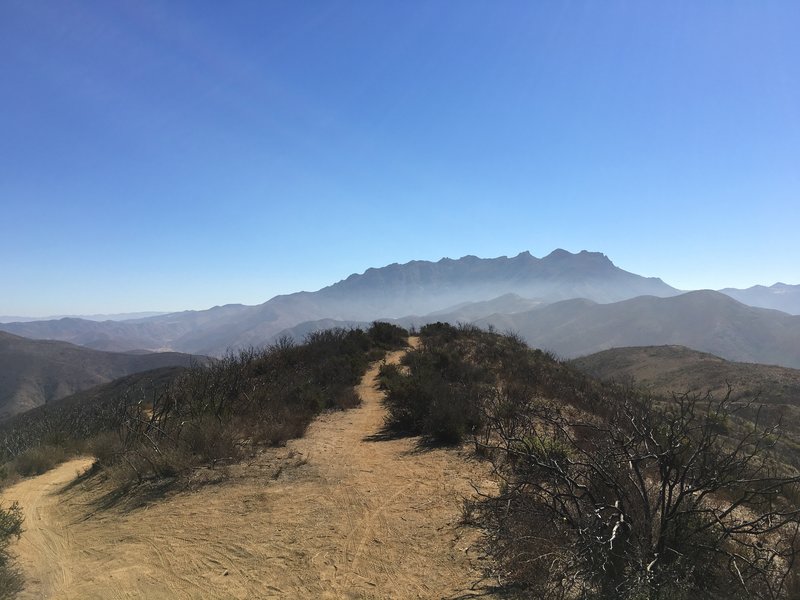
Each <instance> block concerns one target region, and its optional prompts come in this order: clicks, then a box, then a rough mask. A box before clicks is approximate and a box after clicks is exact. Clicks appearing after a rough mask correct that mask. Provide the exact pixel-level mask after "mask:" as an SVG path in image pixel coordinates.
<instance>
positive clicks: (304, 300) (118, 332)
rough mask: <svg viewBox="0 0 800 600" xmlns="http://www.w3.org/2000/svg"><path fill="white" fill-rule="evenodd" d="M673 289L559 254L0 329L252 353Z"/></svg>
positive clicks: (377, 272)
mask: <svg viewBox="0 0 800 600" xmlns="http://www.w3.org/2000/svg"><path fill="white" fill-rule="evenodd" d="M677 293H678V291H677V290H675V289H674V288H672V287H670V286H668V285H667V284H665V283H664V282H663V281H661V280H660V279H657V278H647V277H641V276H639V275H635V274H633V273H629V272H627V271H624V270H622V269H620V268H618V267H616V266H615V265H614V264H613V263H612V262H611V261H610V260H609V259H608V258H607V257H606V256H605V255H603V254H600V253H597V252H586V251H583V252H580V253H577V254H572V253H570V252H567V251H565V250H556V251H554V252H552V253H551V254H549V255H548V256H545V257H544V258H536V257H534V256H531V254H530V253H528V252H523V253H521V254H519V255H517V256H515V257H512V258H508V257H505V256H503V257H499V258H491V259H482V258H477V257H475V256H465V257H463V258H460V259H457V260H454V259H449V258H443V259H441V260H439V261H437V262H430V261H412V262H409V263H406V264H402V265H401V264H392V265H389V266H386V267H382V268H378V269H375V268H373V269H367V271H365V272H364V273H362V274H354V275H351V276H349V277H348V278H347V279H344V280H342V281H339V282H338V283H335V284H333V285H331V286H328V287H325V288H322V289H320V290H318V291H316V292H298V293H295V294H289V295H283V296H276V297H274V298H272V299H271V300H269V301H267V302H265V303H263V304H260V305H258V306H243V305H235V304H234V305H227V306H221V307H214V308H211V309H209V310H205V311H186V312H180V313H173V314H169V315H162V316H158V317H153V318H149V319H139V320H136V321H124V322H111V321H106V322H90V321H85V320H81V319H60V320H56V321H37V322H30V323H6V324H0V330H4V331H8V332H10V333H14V334H16V335H22V336H25V337H30V338H35V339H56V340H62V341H68V342H71V343H74V344H80V345H83V346H88V347H92V348H98V349H104V350H114V351H129V350H135V349H140V348H144V349H148V350H164V349H171V350H176V351H181V352H190V353H198V354H212V355H222V354H224V353H225V352H226V351H227V350H228V349H231V348H233V349H236V348H244V347H248V346H258V345H261V344H264V343H266V342H269V341H270V340H271V339H273V338H274V336H275V335H277V334H278V333H280V332H281V331H283V330H285V329H290V328H292V327H294V326H296V325H298V324H300V323H304V322H308V321H317V320H321V319H331V320H335V321H358V322H368V321H372V320H374V319H379V318H397V317H402V316H405V315H411V314H418V315H425V314H428V313H430V312H433V311H441V310H444V309H447V308H448V307H453V306H456V305H462V304H463V303H465V302H484V301H487V300H492V299H494V298H497V297H498V296H502V295H504V294H516V295H517V296H520V297H522V298H530V299H535V301H537V302H554V301H558V300H563V299H566V298H575V297H582V298H589V299H591V300H594V301H597V302H613V301H617V300H622V299H626V298H632V297H635V296H640V295H642V294H651V295H655V296H671V295H675V294H677Z"/></svg>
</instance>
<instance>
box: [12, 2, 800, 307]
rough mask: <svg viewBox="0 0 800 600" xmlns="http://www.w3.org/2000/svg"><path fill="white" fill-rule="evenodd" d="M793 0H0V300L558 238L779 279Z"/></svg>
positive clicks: (793, 260)
mask: <svg viewBox="0 0 800 600" xmlns="http://www.w3.org/2000/svg"><path fill="white" fill-rule="evenodd" d="M798 31H800V2H796V1H788V2H768V1H766V2H753V1H747V2H735V1H730V0H721V1H719V2H697V1H684V2H681V1H673V2H655V1H654V2H640V1H630V2H561V1H555V0H554V1H541V2H538V1H537V2H530V1H527V0H526V1H524V2H509V1H504V2H496V1H494V0H486V1H482V2H473V1H465V0H452V1H439V0H430V1H425V2H414V1H410V2H406V1H404V2H399V1H374V2H372V1H370V2H366V1H352V2H333V1H325V2H319V3H317V2H311V1H309V0H304V1H303V2H293V1H289V0H286V1H281V2H267V1H261V0H256V1H253V2H216V1H212V2H199V1H197V0H191V1H187V2H177V1H174V0H169V1H164V2H153V1H149V0H131V1H129V2H125V1H109V0H101V1H97V2H82V1H75V2H63V1H61V0H55V1H45V0H34V1H29V0H18V1H17V0H2V1H1V2H0V56H1V57H2V58H0V314H22V315H32V316H35V315H44V314H54V313H55V314H58V313H62V314H63V313H96V312H121V311H137V310H178V309H186V308H207V307H209V306H212V305H215V304H224V303H231V302H243V303H247V304H255V303H259V302H263V301H265V300H267V299H268V298H270V297H271V296H273V295H275V294H278V293H287V292H293V291H297V290H300V289H308V290H313V289H318V288H319V287H322V286H324V285H327V284H329V283H333V282H335V281H337V280H339V279H342V278H344V277H346V276H347V275H349V274H350V273H353V272H361V271H363V270H364V269H366V268H367V267H370V266H382V265H385V264H388V263H392V262H406V261H408V260H412V259H431V260H437V259H439V258H441V257H443V256H449V257H453V258H456V257H459V256H462V255H465V254H476V255H478V256H484V257H492V256H499V255H514V254H517V253H519V252H520V251H522V250H530V251H531V252H532V253H533V254H534V255H536V256H543V255H545V254H547V253H549V252H550V251H551V250H553V249H554V248H557V247H562V248H566V249H568V250H571V251H573V252H575V251H579V250H581V249H588V250H596V251H601V252H604V253H606V254H607V255H608V256H609V257H610V258H611V259H612V260H613V261H614V262H615V263H616V264H617V265H618V266H620V267H622V268H624V269H627V270H630V271H633V272H636V273H639V274H642V275H650V276H659V277H662V278H663V279H664V280H665V281H667V282H668V283H670V284H672V285H675V286H677V287H681V288H685V289H688V288H700V287H711V288H719V287H724V286H736V287H746V286H749V285H753V284H756V283H763V284H772V283H774V282H775V281H779V280H780V281H784V282H786V283H800V233H798V231H799V230H800V35H798Z"/></svg>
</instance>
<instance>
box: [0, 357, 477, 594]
mask: <svg viewBox="0 0 800 600" xmlns="http://www.w3.org/2000/svg"><path fill="white" fill-rule="evenodd" d="M401 356H402V352H395V353H392V354H390V355H389V357H388V358H387V360H388V361H391V362H396V361H398V360H399V358H400V357H401ZM377 372H378V365H373V367H372V368H371V369H370V370H369V372H368V373H367V374H366V376H365V377H364V379H363V381H362V383H361V385H359V386H358V392H359V394H360V395H361V397H362V399H363V404H362V406H361V407H360V408H357V409H354V410H350V411H346V412H339V413H331V414H327V415H324V416H323V417H321V418H320V419H318V420H317V421H315V422H314V423H313V424H312V426H311V427H310V428H309V431H308V433H307V435H306V437H305V438H303V439H300V440H295V441H293V442H291V443H290V444H289V445H288V446H287V447H286V448H285V449H281V450H280V451H276V452H282V453H283V454H282V455H281V456H279V457H277V458H278V459H280V460H282V463H281V464H284V465H293V466H289V467H287V468H283V469H276V467H275V465H276V464H277V463H276V455H275V454H273V455H271V456H270V455H269V453H266V454H265V455H264V456H263V457H261V458H260V459H257V460H256V461H254V462H253V463H251V464H249V465H242V466H241V467H237V468H236V469H238V470H234V471H233V472H232V475H231V477H230V479H228V480H226V481H225V482H224V483H222V484H220V485H206V486H203V487H200V488H199V489H198V490H197V491H194V492H184V493H180V494H176V495H173V496H171V497H169V498H168V499H166V500H162V501H156V502H154V503H152V504H149V505H147V506H146V507H145V508H140V509H136V510H127V511H126V510H122V509H120V508H112V509H108V510H102V511H97V512H93V511H91V510H90V506H92V504H91V502H92V500H93V499H95V500H96V498H97V495H98V493H99V492H98V490H96V489H82V488H81V486H80V485H79V486H75V487H73V488H72V489H70V490H67V491H59V490H60V488H63V486H64V484H65V483H67V482H68V481H69V480H70V479H72V478H74V475H75V473H76V471H78V470H80V469H84V468H86V466H88V464H89V461H88V460H87V459H82V460H78V461H72V462H70V463H67V464H65V465H63V466H61V467H60V468H58V469H56V470H54V471H52V472H50V473H47V474H46V475H44V476H42V477H38V478H35V479H30V480H26V481H23V482H21V483H20V484H18V485H16V486H14V487H12V488H10V489H8V490H7V491H6V492H5V493H4V494H3V500H4V501H5V502H9V501H11V500H14V499H17V500H19V501H20V503H21V504H22V505H23V507H24V509H25V513H26V522H25V530H26V531H25V533H24V534H23V539H22V540H21V542H20V543H18V544H17V545H16V546H15V550H16V552H17V554H18V556H19V560H20V564H21V566H22V567H23V570H24V572H25V575H26V577H27V587H26V591H25V592H24V594H23V596H22V597H23V598H59V599H61V598H63V599H92V598H96V599H104V600H105V599H112V598H170V599H172V598H204V599H205V598H212V599H214V598H220V599H222V598H226V599H227V598H248V599H250V598H455V597H469V596H471V595H473V594H475V595H478V594H481V589H480V587H479V588H478V589H476V590H472V589H470V587H471V585H472V584H473V583H474V582H476V581H478V580H479V579H480V570H479V564H478V561H479V557H478V551H477V549H476V548H475V545H474V544H475V541H476V539H475V538H476V533H475V532H474V531H471V530H468V529H464V528H461V527H458V521H459V517H460V510H461V502H462V498H463V497H464V496H468V495H471V492H472V488H471V487H470V485H469V482H470V481H475V482H482V485H486V486H487V487H488V486H491V483H490V482H489V480H488V479H487V477H488V472H487V469H486V467H485V466H484V465H481V464H477V463H473V462H469V461H466V460H465V459H464V458H463V457H462V456H460V455H459V454H458V453H457V452H455V451H453V450H439V449H437V450H430V451H418V450H417V448H416V446H415V444H416V440H415V439H394V440H381V439H377V437H379V436H376V434H378V433H379V432H380V430H381V427H382V425H383V419H384V415H385V410H384V408H383V407H382V405H381V404H380V400H381V397H382V394H381V392H380V391H379V390H378V389H377V387H376V384H375V377H376V375H377ZM483 597H486V595H485V591H484V595H483Z"/></svg>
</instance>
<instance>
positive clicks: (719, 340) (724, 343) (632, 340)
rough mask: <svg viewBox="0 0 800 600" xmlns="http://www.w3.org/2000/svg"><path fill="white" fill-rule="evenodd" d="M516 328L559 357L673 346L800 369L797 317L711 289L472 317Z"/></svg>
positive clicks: (573, 302)
mask: <svg viewBox="0 0 800 600" xmlns="http://www.w3.org/2000/svg"><path fill="white" fill-rule="evenodd" d="M476 324H477V325H479V326H484V327H485V326H488V325H493V326H494V327H496V328H497V329H498V330H500V331H506V330H509V331H515V332H517V333H519V334H520V335H521V336H522V337H523V338H525V340H526V341H527V342H528V343H529V344H531V345H532V346H534V347H539V348H546V349H548V350H552V351H554V352H556V353H557V354H559V355H561V356H564V357H566V358H573V357H577V356H581V355H584V354H591V353H594V352H599V351H601V350H607V349H609V348H616V347H626V346H655V345H680V346H688V347H689V348H693V349H695V350H700V351H703V352H710V353H712V354H716V355H718V356H721V357H723V358H726V359H728V360H735V361H742V362H757V363H764V364H776V365H781V366H785V367H791V368H800V316H793V315H788V314H786V313H782V312H779V311H775V310H768V309H763V308H753V307H750V306H746V305H744V304H742V303H740V302H737V301H736V300H733V299H732V298H730V297H728V296H726V295H724V294H721V293H719V292H713V291H710V290H705V291H699V292H688V293H686V294H681V295H679V296H674V297H670V298H655V297H652V296H642V297H640V298H633V299H631V300H624V301H622V302H616V303H613V304H595V303H593V302H590V301H588V300H566V301H564V302H556V303H554V304H550V305H547V306H544V307H542V308H538V309H534V310H531V311H527V312H523V313H517V314H513V315H492V316H489V317H485V318H483V319H480V320H478V321H476Z"/></svg>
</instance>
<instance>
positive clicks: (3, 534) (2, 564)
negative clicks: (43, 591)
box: [0, 502, 23, 600]
mask: <svg viewBox="0 0 800 600" xmlns="http://www.w3.org/2000/svg"><path fill="white" fill-rule="evenodd" d="M22 521H23V517H22V508H21V507H20V506H19V504H17V503H16V502H15V503H14V504H12V505H11V506H9V507H8V508H2V507H0V600H6V599H11V598H15V597H16V595H17V594H18V593H19V592H21V591H22V584H23V579H22V574H21V573H20V572H19V570H18V569H17V568H16V565H15V564H14V561H13V559H12V558H11V556H10V555H9V553H8V546H9V544H10V543H11V540H12V539H13V538H19V536H20V535H22Z"/></svg>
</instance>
